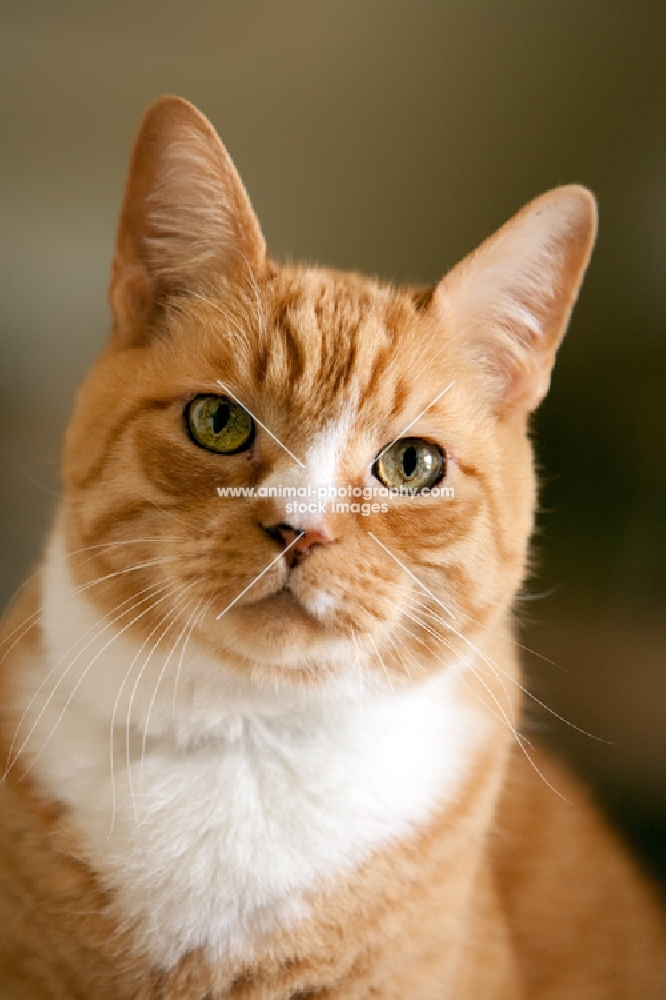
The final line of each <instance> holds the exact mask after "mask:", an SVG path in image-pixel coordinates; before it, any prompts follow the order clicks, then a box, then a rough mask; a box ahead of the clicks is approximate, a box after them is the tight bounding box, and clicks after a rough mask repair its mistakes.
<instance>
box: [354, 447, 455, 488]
mask: <svg viewBox="0 0 666 1000" xmlns="http://www.w3.org/2000/svg"><path fill="white" fill-rule="evenodd" d="M372 474H373V476H375V477H376V478H377V479H378V480H379V481H380V483H383V485H384V486H387V487H388V488H389V489H392V490H400V489H404V490H408V491H409V492H410V493H420V492H421V491H422V490H424V489H426V487H427V488H428V489H431V488H432V487H433V486H435V485H436V484H437V483H438V482H439V481H440V480H441V479H443V478H444V476H445V475H446V452H444V451H443V450H442V449H441V448H440V447H439V445H436V444H433V443H432V441H425V440H424V439H423V438H400V439H399V440H398V441H394V443H393V444H392V445H391V447H390V448H387V449H386V451H383V452H380V453H379V457H378V458H377V459H376V461H375V464H374V465H373V467H372Z"/></svg>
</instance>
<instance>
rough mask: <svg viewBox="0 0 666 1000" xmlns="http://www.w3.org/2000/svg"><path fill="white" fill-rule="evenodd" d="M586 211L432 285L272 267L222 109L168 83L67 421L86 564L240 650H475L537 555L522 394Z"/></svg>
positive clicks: (306, 672)
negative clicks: (226, 143) (203, 112)
mask: <svg viewBox="0 0 666 1000" xmlns="http://www.w3.org/2000/svg"><path fill="white" fill-rule="evenodd" d="M593 235H594V207H593V202H592V199H591V197H590V196H589V195H588V194H587V193H586V192H584V190H583V189H580V188H568V189H561V190H559V191H555V192H552V193H551V194H550V195H547V196H544V198H542V199H540V200H539V201H537V202H536V203H534V204H533V205H532V206H530V207H528V209H527V210H525V211H524V212H523V213H521V214H520V215H519V216H518V217H516V219H515V220H513V221H512V222H511V223H509V224H508V225H507V226H506V227H505V228H504V229H503V230H501V231H500V233H499V234H497V235H496V236H495V237H494V238H493V239H492V240H490V241H488V243H487V244H484V246H483V247H482V248H481V249H480V250H479V251H477V253H476V254H475V255H472V257H471V258H468V259H467V260H466V261H464V262H463V264H461V265H460V266H459V267H458V268H456V269H455V270H454V271H453V272H452V273H451V274H450V275H449V276H448V277H447V278H446V279H445V280H444V281H443V282H442V283H441V284H440V285H439V286H438V287H437V288H436V289H433V290H432V291H430V292H428V293H424V292H422V291H411V290H403V291H396V290H395V289H393V288H391V287H389V286H386V285H381V284H379V283H377V282H375V281H372V280H368V279H364V278H361V277H359V276H356V275H345V274H339V273H334V272H330V271H326V270H319V269H307V268H298V267H284V268H282V267H278V266H276V265H274V264H273V263H272V262H271V261H270V260H269V259H268V258H267V257H266V254H265V249H264V244H263V239H262V237H261V233H260V230H259V227H258V224H257V222H256V219H255V217H254V215H253V213H252V210H251V208H250V205H249V202H248V201H247V197H246V195H245V193H244V191H243V189H242V187H241V185H240V181H239V180H238V177H237V175H236V174H235V171H234V170H233V167H232V165H231V163H230V161H229V160H228V157H227V156H226V153H225V152H224V150H223V148H222V146H221V144H220V143H219V140H218V139H217V137H216V136H215V134H214V132H213V131H212V128H211V127H210V125H209V124H208V123H207V122H206V121H205V119H203V118H202V117H201V116H200V115H199V114H198V112H196V111H195V110H194V109H192V108H191V107H190V106H189V105H186V104H185V103H184V102H180V101H177V100H176V99H174V98H167V99H163V100H162V101H161V102H158V103H157V104H156V105H154V106H153V108H152V109H151V111H149V113H148V116H147V118H146V120H145V121H144V125H143V126H142V130H141V132H140V134H139V137H138V139H137V145H136V147H135V154H134V160H133V164H132V168H131V171H130V178H129V182H128V190H127V195H126V200H125V205H124V210H123V216H122V218H121V225H120V232H119V238H118V251H117V256H116V261H115V263H114V278H113V281H112V287H111V302H112V306H113V308H114V313H115V318H116V328H115V331H114V335H113V338H112V341H111V343H110V345H109V347H108V348H107V351H106V352H105V354H104V355H103V357H102V358H101V359H100V361H99V362H98V363H97V365H96V366H95V368H94V369H93V371H92V373H91V374H90V376H89V378H88V380H87V382H86V383H85V385H84V387H83V389H82V391H81V393H80V396H79V399H78V403H77V407H76V411H75V414H74V417H73V420H72V423H71V426H70V429H69V433H68V438H67V446H66V452H65V463H64V478H65V487H66V492H65V510H66V522H65V523H66V536H67V546H68V549H69V551H70V553H72V556H71V564H72V568H73V571H74V575H75V579H76V582H77V584H80V585H83V586H87V585H88V584H91V586H89V587H88V589H87V594H88V596H89V597H90V599H91V600H92V601H93V603H94V604H95V605H96V607H97V608H98V609H99V610H100V612H102V613H105V614H110V613H113V612H114V609H120V611H119V612H117V613H118V614H120V613H127V615H128V617H127V619H124V618H123V619H122V624H125V623H126V621H129V620H130V619H131V618H133V617H136V616H137V615H138V618H137V620H136V621H134V622H133V624H132V625H131V629H132V631H133V632H136V633H137V635H144V636H145V635H150V634H153V635H155V636H156V637H157V638H159V634H160V629H161V627H162V622H163V623H164V628H167V626H168V627H169V628H170V635H171V636H174V635H175V634H176V632H177V631H178V630H180V628H182V629H183V630H191V631H192V633H193V635H194V636H196V638H197V639H198V640H199V642H200V643H201V644H203V645H204V646H205V647H206V648H207V649H208V650H209V651H212V652H214V653H217V654H220V656H222V657H223V658H224V660H225V661H226V662H229V663H231V664H232V665H233V666H235V667H236V668H237V669H238V670H240V671H243V670H249V669H252V670H254V671H257V670H259V671H262V670H264V671H266V672H268V673H275V672H276V671H279V672H281V673H283V674H285V675H289V676H291V677H298V678H299V680H307V681H312V680H316V679H317V678H318V677H319V676H325V675H326V674H327V673H330V671H335V670H336V669H337V667H338V665H339V664H341V663H345V662H348V661H349V660H350V658H353V657H354V656H355V655H356V656H358V655H359V651H364V652H365V653H367V652H368V651H372V652H373V653H374V654H375V655H373V656H371V657H370V658H369V660H368V662H372V663H373V664H374V665H375V668H376V670H377V672H378V673H387V674H388V675H389V677H390V678H391V679H392V681H393V682H399V681H400V680H408V679H409V677H410V676H412V677H413V676H414V672H413V671H410V666H409V665H410V662H414V661H417V662H418V663H419V664H420V666H421V669H424V668H425V669H431V668H434V667H435V666H436V665H437V664H438V663H442V662H445V661H446V659H447V657H448V656H449V655H453V654H452V653H451V650H452V649H454V650H457V651H458V653H464V652H465V648H464V646H462V645H461V642H464V639H462V638H461V637H470V636H472V635H473V633H474V632H475V631H476V630H477V629H478V628H479V627H480V626H481V625H485V624H488V623H489V622H490V621H493V620H494V621H497V620H498V619H499V617H501V615H502V614H504V613H505V611H506V609H507V608H508V607H509V605H510V602H511V600H512V597H513V594H514V593H515V590H516V588H517V587H518V586H519V585H520V583H521V580H522V577H523V573H524V566H525V557H526V549H527V543H528V539H529V534H530V531H531V526H532V516H533V508H534V478H533V472H532V460H531V452H530V448H529V444H528V440H527V435H526V424H527V418H528V415H529V412H530V411H531V410H532V409H533V408H534V406H535V405H537V403H538V402H539V400H540V398H541V397H542V395H543V393H544V392H545V390H546V388H547V384H548V376H549V371H550V366H551V364H552V360H553V356H554V353H555V350H556V348H557V346H558V344H559V340H560V338H561V336H562V334H563V332H564V328H565V326H566V322H567V319H568V315H569V312H570V309H571V306H572V303H573V300H574V298H575V295H576V292H577V289H578V285H579V282H580V279H581V277H582V273H583V271H584V268H585V266H586V263H587V259H588V255H589V251H590V248H591V243H592V240H593ZM378 456H379V457H378ZM343 487H344V488H346V492H347V493H348V492H349V488H351V490H352V491H355V493H356V495H351V496H349V495H346V496H343V495H342V493H341V488H343ZM400 487H403V489H404V488H407V489H409V490H411V491H412V493H413V495H404V494H403V495H399V496H396V495H390V489H391V488H393V489H396V488H400ZM228 488H238V489H240V488H243V489H246V490H249V489H252V488H253V489H254V491H255V495H253V496H221V495H220V490H221V491H224V490H225V489H228ZM334 490H337V492H338V495H337V496H333V491H334ZM293 491H297V492H296V496H294V495H293ZM429 491H431V492H429ZM299 492H300V495H299ZM359 492H361V494H362V495H360V496H359V495H358V494H359ZM387 493H388V494H389V495H387ZM270 494H273V495H270ZM276 494H277V495H276ZM304 494H305V495H304ZM296 504H298V505H299V506H298V507H297V506H295V505H296ZM347 504H348V505H349V508H348V509H347V508H346V507H345V505H347ZM306 508H307V509H306ZM78 550H85V551H78ZM282 553H284V554H282ZM93 581H99V582H96V583H93ZM127 609H132V610H131V613H130V611H128V610H127ZM417 621H418V622H419V623H421V624H420V625H419V626H418V627H417ZM174 623H175V624H174ZM424 623H425V625H426V626H427V627H424ZM174 628H175V630H176V631H175V632H174ZM454 630H455V631H454ZM454 636H455V638H456V642H453V641H452V639H453V637H454ZM410 658H411V660H410ZM364 662H365V660H364Z"/></svg>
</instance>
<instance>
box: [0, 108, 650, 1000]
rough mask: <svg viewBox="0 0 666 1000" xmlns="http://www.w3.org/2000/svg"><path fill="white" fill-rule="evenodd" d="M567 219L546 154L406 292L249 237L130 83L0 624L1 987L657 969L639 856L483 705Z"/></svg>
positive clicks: (457, 985)
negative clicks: (85, 337) (439, 275)
mask: <svg viewBox="0 0 666 1000" xmlns="http://www.w3.org/2000/svg"><path fill="white" fill-rule="evenodd" d="M594 232H595V206H594V201H593V199H592V197H591V195H590V194H589V193H588V192H587V191H586V190H585V189H583V188H580V187H575V186H572V187H563V188H559V189H557V190H554V191H551V192H550V193H548V194H546V195H544V196H543V197H541V198H538V199H537V200H536V201H534V202H533V203H532V204H530V205H528V206H527V208H525V209H524V210H523V211H522V212H520V213H519V214H518V215H517V216H516V217H515V218H514V219H512V220H511V221H510V222H509V223H508V224H507V225H506V226H504V228H503V229H501V230H500V231H499V232H498V233H496V234H495V236H493V237H491V238H490V239H489V240H488V241H487V242H486V243H484V244H483V245H482V246H481V247H480V248H479V249H478V250H477V251H476V252H475V253H473V254H472V255H471V256H470V257H468V258H467V259H466V260H465V261H463V262H462V264H460V265H459V266H458V267H456V268H455V269H454V270H453V271H452V272H451V273H450V274H449V275H448V276H447V277H445V278H444V279H443V280H442V281H441V282H440V284H439V285H437V287H436V288H434V289H430V290H423V289H418V290H415V289H395V288H392V287H390V286H388V285H385V284H381V283H379V282H376V281H372V280H369V279H366V278H363V277H360V276H359V275H355V274H339V273H336V272H333V271H327V270H321V269H315V268H305V267H292V266H289V267H280V266H278V265H277V264H275V263H274V262H273V261H272V260H271V259H270V258H269V257H268V256H267V254H266V249H265V245H264V240H263V237H262V235H261V231H260V229H259V225H258V223H257V220H256V218H255V216H254V213H253V211H252V208H251V206H250V202H249V200H248V198H247V195H246V193H245V191H244V189H243V187H242V185H241V182H240V180H239V178H238V176H237V174H236V171H235V169H234V167H233V165H232V163H231V160H230V159H229V157H228V155H227V153H226V152H225V150H224V148H223V146H222V145H221V143H220V141H219V139H218V137H217V135H216V133H215V132H214V130H213V128H212V127H211V125H210V124H209V123H208V121H207V120H206V119H205V118H203V117H202V115H201V114H199V112H197V111H196V110H195V109H194V108H193V107H191V106H190V105H189V104H187V103H186V102H184V101H182V100H179V99H176V98H173V97H166V98H163V99H161V100H160V101H158V102H157V103H156V104H154V105H153V106H152V107H151V108H150V110H149V111H148V113H147V115H146V117H145V119H144V122H143V124H142V126H141V129H140V131H139V135H138V138H137V140H136V145H135V148H134V154H133V158H132V163H131V168H130V174H129V180H128V184H127V190H126V195H125V201H124V205H123V209H122V215H121V219H120V228H119V234H118V241H117V251H116V257H115V261H114V265H113V277H112V282H111V291H110V299H111V305H112V309H113V314H114V329H113V335H112V337H111V341H110V343H109V345H108V347H107V349H106V350H105V352H104V354H103V355H102V357H101V358H100V360H99V361H98V363H97V364H96V365H95V367H94V368H93V370H92V372H91V373H90V375H89V377H88V379H87V380H86V382H85V384H84V386H83V388H82V390H81V392H80V394H79V397H78V401H77V405H76V410H75V413H74V416H73V419H72V422H71V425H70V428H69V431H68V434H67V439H66V444H65V455H64V464H63V479H64V496H63V501H62V504H61V507H60V510H59V512H58V515H57V519H56V523H55V526H54V529H53V532H52V535H51V538H50V542H49V545H48V548H47V552H46V555H45V558H44V562H43V565H42V567H41V569H40V571H39V573H38V574H36V576H35V578H34V579H33V580H32V581H31V582H30V583H29V585H27V587H26V588H25V589H24V591H23V594H22V596H21V598H20V600H19V601H18V602H17V604H16V606H15V608H14V609H13V611H12V612H11V613H10V615H9V617H8V620H7V622H6V624H5V626H4V632H3V636H2V642H3V645H2V652H3V654H4V662H3V672H2V688H3V690H2V701H1V704H2V725H1V740H2V746H3V748H4V750H3V758H5V759H6V771H5V778H4V781H3V788H2V793H1V797H0V803H1V809H2V811H1V817H2V818H1V823H0V920H1V924H2V934H1V937H0V969H1V983H2V986H1V989H0V995H1V996H2V997H3V998H4V997H12V998H14V997H21V998H26V997H29V998H42V997H44V998H46V997H49V998H63V1000H64V998H67V1000H72V998H83V997H94V998H96V1000H103V998H114V1000H119V998H143V1000H157V998H160V1000H177V998H178V1000H181V998H182V1000H186V998H187V1000H218V998H223V997H229V998H234V1000H241V998H242V1000H260V998H261V1000H283V998H288V997H320V998H327V1000H329V998H330V1000H333V998H339V1000H342V998H345V1000H352V998H359V1000H360V998H370V997H375V998H386V1000H390V998H393V1000H398V998H399V1000H406V998H409V1000H436V998H437V1000H441V998H453V1000H472V998H473V1000H484V998H498V1000H499V998H511V1000H516V998H540V1000H542V998H580V1000H591V998H608V997H623V998H624V997H635V998H641V1000H647V998H652V997H659V996H666V988H665V986H664V983H665V964H664V955H665V952H666V949H665V942H664V927H663V923H662V918H661V916H660V914H659V911H658V907H657V904H656V902H655V900H654V899H653V897H652V894H651V892H650V890H649V888H648V887H647V886H646V885H645V884H644V882H643V881H642V878H641V876H640V875H639V874H638V873H637V871H636V870H635V869H634V867H633V864H632V863H631V862H630V861H629V860H628V858H627V857H626V856H625V854H624V852H623V849H622V848H621V847H620V846H619V845H618V843H617V842H616V840H615V838H614V836H613V835H612V834H611V833H610V832H609V831H608V830H607V829H606V827H605V826H604V824H603V822H602V821H601V820H600V819H599V817H598V816H597V814H596V813H595V811H594V809H593V808H592V807H591V806H590V804H589V802H588V801H587V798H586V796H585V794H584V793H583V792H582V791H581V790H580V789H579V788H578V787H577V786H576V784H575V783H574V782H573V781H572V780H571V778H570V777H569V776H568V775H567V774H566V773H563V772H562V771H561V770H560V769H559V768H558V767H557V766H555V765H554V764H553V763H552V762H551V761H550V760H548V759H547V758H544V756H543V755H542V754H541V753H540V752H539V751H538V750H537V749H535V748H534V747H532V746H531V745H530V744H528V743H527V741H526V740H525V739H524V738H523V737H521V736H520V733H519V729H518V727H519V712H520V704H519V703H520V696H519V667H518V663H517V657H516V645H515V643H514V640H513V633H514V626H513V622H512V612H511V606H512V601H513V598H514V595H515V593H516V590H517V589H518V588H519V587H520V585H521V582H522V580H523V576H524V572H525V561H526V552H527V545H528V540H529V536H530V532H531V529H532V521H533V511H534V505H535V483H534V474H533V467H532V458H531V451H530V445H529V443H528V438H527V433H526V428H527V421H528V417H529V414H530V412H531V411H532V410H533V409H534V408H535V407H536V406H537V405H538V403H539V402H540V400H541V399H542V398H543V396H544V394H545V392H546V390H547V388H548V382H549V376H550V369H551V366H552V363H553V359H554V355H555V352H556V350H557V347H558V345H559V343H560V340H561V338H562V335H563V333H564V330H565V327H566V324H567V320H568V317H569V314H570V311H571V308H572V305H573V302H574V299H575V297H576V294H577V292H578V288H579V285H580V282H581V279H582V276H583V272H584V270H585V267H586V265H587V261H588V257H589V254H590V250H591V247H592V243H593V239H594ZM230 491H231V492H230ZM234 494H235V495H234Z"/></svg>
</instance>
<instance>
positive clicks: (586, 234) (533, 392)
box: [431, 185, 597, 413]
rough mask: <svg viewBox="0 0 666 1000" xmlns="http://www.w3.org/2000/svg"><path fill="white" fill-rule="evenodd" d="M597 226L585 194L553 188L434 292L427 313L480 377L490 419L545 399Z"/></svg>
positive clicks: (572, 188) (591, 203)
mask: <svg viewBox="0 0 666 1000" xmlns="http://www.w3.org/2000/svg"><path fill="white" fill-rule="evenodd" d="M596 221H597V212H596V204H595V200H594V198H593V196H592V195H591V194H590V192H589V191H588V190H587V189H586V188H584V187H579V186H577V185H570V186H568V187H561V188H555V189H554V190H553V191H549V192H548V193H547V194H544V195H542V196H541V197H540V198H537V199H536V200H535V201H533V202H531V203H530V204H529V205H527V206H526V207H525V208H524V209H523V210H522V211H521V212H519V213H518V214H517V215H516V216H514V217H513V219H511V220H510V221H509V222H507V223H506V225H504V226H503V227H502V228H501V229H500V230H498V232H496V233H495V235H494V236H491V237H490V239H488V240H486V242H485V243H482V244H481V246H480V247H479V248H478V250H476V251H474V253H472V254H470V256H469V257H467V258H466V259H465V260H463V261H462V262H461V263H460V264H458V265H457V267H455V268H454V269H453V271H451V272H450V273H449V274H448V275H447V276H446V277H445V278H444V279H443V281H442V282H441V283H440V284H439V285H438V287H437V289H436V291H435V295H434V297H433V302H432V306H431V308H433V309H435V310H436V311H437V314H438V321H439V322H442V323H445V324H446V326H447V328H448V329H450V330H452V331H453V335H454V337H456V339H458V338H460V340H461V341H462V344H463V349H464V350H467V351H468V356H470V357H471V360H472V362H473V363H474V364H475V366H476V367H477V368H478V370H479V371H480V372H481V373H483V374H484V375H485V377H486V382H487V386H488V392H489V393H490V396H491V398H492V401H493V406H494V409H495V410H496V412H499V413H501V412H506V411H508V410H510V409H522V410H527V411H529V410H533V409H534V408H535V407H536V406H538V405H539V403H540V402H541V400H542V399H543V397H544V396H545V394H546V392H547V391H548V385H549V383H550V372H551V368H552V366H553V362H554V360H555V352H556V351H557V348H558V347H559V345H560V342H561V340H562V337H563V336H564V333H565V330H566V327H567V323H568V321H569V316H570V314H571V310H572V308H573V305H574V302H575V300H576V296H577V294H578V290H579V288H580V284H581V281H582V279H583V274H584V273H585V268H586V267H587V263H588V260H589V258H590V253H591V251H592V246H593V244H594V238H595V234H596Z"/></svg>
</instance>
